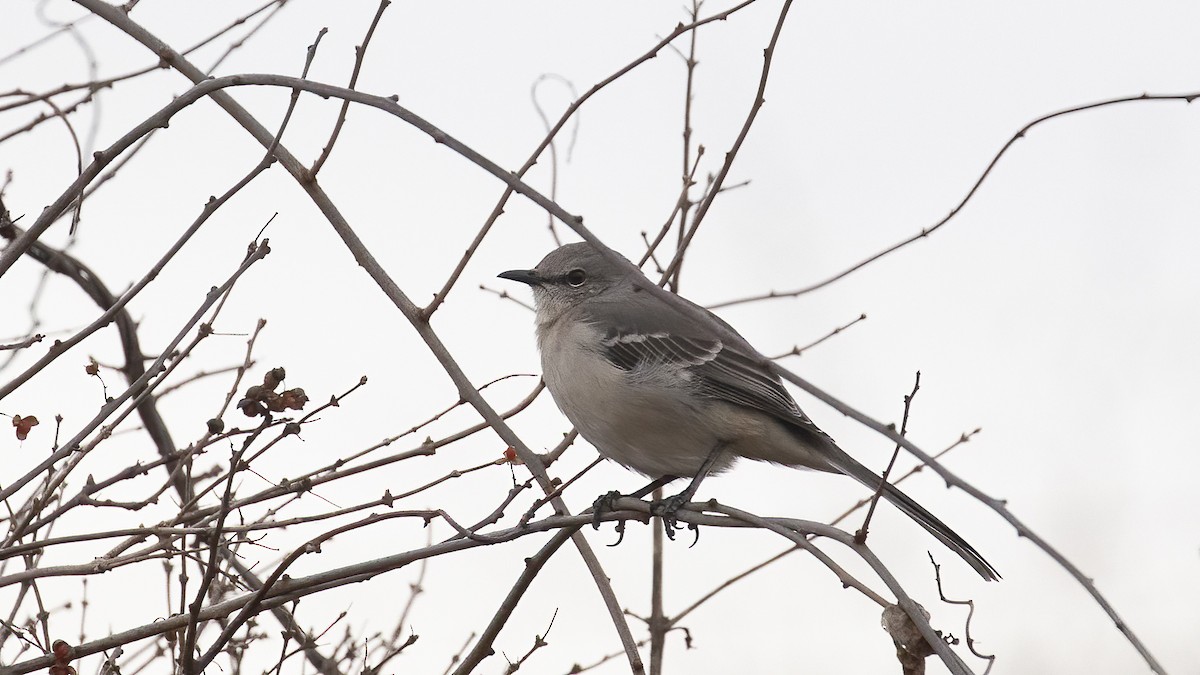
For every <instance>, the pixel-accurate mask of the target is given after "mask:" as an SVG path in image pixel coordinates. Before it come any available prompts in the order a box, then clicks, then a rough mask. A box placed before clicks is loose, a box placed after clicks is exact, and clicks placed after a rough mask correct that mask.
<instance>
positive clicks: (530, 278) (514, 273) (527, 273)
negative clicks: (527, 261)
mask: <svg viewBox="0 0 1200 675" xmlns="http://www.w3.org/2000/svg"><path fill="white" fill-rule="evenodd" d="M496 276H497V277H499V278H501V279H512V280H513V281H519V282H521V283H523V284H529V285H530V286H541V285H542V284H543V283H545V280H544V279H542V277H540V276H538V273H537V270H509V271H507V272H501V273H500V274H497V275H496Z"/></svg>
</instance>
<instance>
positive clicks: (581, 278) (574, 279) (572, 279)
mask: <svg viewBox="0 0 1200 675" xmlns="http://www.w3.org/2000/svg"><path fill="white" fill-rule="evenodd" d="M585 281H587V273H586V272H584V271H583V270H581V269H578V268H576V269H573V270H571V271H570V272H567V283H568V284H570V285H571V286H573V287H575V288H579V287H580V286H582V285H583V282H585Z"/></svg>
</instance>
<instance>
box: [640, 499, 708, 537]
mask: <svg viewBox="0 0 1200 675" xmlns="http://www.w3.org/2000/svg"><path fill="white" fill-rule="evenodd" d="M690 499H691V495H689V494H687V492H686V491H684V492H681V493H679V494H677V495H675V496H674V497H667V498H666V499H662V500H659V501H656V502H651V503H650V514H651V515H654V516H658V517H659V518H662V523H663V531H664V532H666V533H667V539H670V540H671V541H674V540H675V530H682V529H683V528H684V526H683V524H681V523H680V522H679V519H678V518H676V517H675V514H676V513H679V509H681V508H683V507H684V505H686V504H687V503H688V501H689V500H690ZM687 528H688V529H689V530H691V531H692V532H694V533H695V535H696V536H695V538H694V539H692V543H691V546H689V547H688V548H691V547H692V546H695V545H696V542H698V541H700V526H698V525H696V524H695V523H688V524H687Z"/></svg>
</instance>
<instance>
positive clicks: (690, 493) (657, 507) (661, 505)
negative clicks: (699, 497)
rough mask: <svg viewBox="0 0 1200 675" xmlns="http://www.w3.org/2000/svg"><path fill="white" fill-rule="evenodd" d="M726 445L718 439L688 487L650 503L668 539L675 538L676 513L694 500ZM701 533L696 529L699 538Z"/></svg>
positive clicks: (651, 509) (693, 543) (652, 512)
mask: <svg viewBox="0 0 1200 675" xmlns="http://www.w3.org/2000/svg"><path fill="white" fill-rule="evenodd" d="M726 445H727V444H726V442H725V441H717V444H716V445H715V446H713V449H712V451H711V452H709V453H708V457H707V458H705V460H704V463H703V464H701V465H700V470H699V471H697V472H696V475H695V476H694V477H693V478H692V482H691V483H688V486H687V489H685V490H684V491H683V492H680V493H679V494H677V495H675V496H674V497H667V498H666V499H663V500H662V501H658V502H654V503H653V504H651V505H650V513H651V514H653V515H656V516H659V517H660V518H662V519H663V528H664V529H665V530H666V533H667V538H668V539H674V538H675V530H676V525H677V524H678V521H677V520H675V514H676V513H677V512H678V511H679V509H681V508H683V505H684V504H687V503H688V502H690V501H692V497H694V496H696V490H699V489H700V483H701V482H703V481H704V477H705V476H707V475H708V472H709V471H712V468H713V466H714V465H715V464H716V463H717V460H718V459H720V458H721V453H722V452H724V450H725V446H726ZM690 527H692V528H693V529H695V527H696V526H695V525H691V526H690ZM699 535H700V531H699V530H696V536H697V538H699ZM695 543H696V542H692V545H695Z"/></svg>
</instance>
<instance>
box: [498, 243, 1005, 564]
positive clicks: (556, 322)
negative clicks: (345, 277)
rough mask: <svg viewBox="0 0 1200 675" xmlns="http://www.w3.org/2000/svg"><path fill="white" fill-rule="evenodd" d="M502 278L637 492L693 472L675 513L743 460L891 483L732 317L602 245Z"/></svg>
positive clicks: (590, 432)
mask: <svg viewBox="0 0 1200 675" xmlns="http://www.w3.org/2000/svg"><path fill="white" fill-rule="evenodd" d="M499 276H500V277H502V278H504V279H511V280H514V281H519V282H522V283H525V284H528V285H529V286H530V287H531V288H532V289H533V298H534V303H535V306H536V308H537V342H538V349H539V350H540V352H541V356H542V372H543V377H544V378H545V381H546V387H547V388H548V389H549V390H550V394H551V395H552V396H553V397H554V402H555V403H556V404H557V405H558V408H559V409H560V410H561V411H562V413H563V414H564V415H566V417H567V419H568V420H570V421H571V423H572V424H574V425H575V428H576V429H578V430H579V434H580V435H581V436H583V437H584V438H585V439H586V440H587V441H588V442H589V443H591V444H592V445H594V446H595V447H596V449H597V450H598V451H599V452H600V454H602V455H604V456H605V457H607V458H609V459H612V460H614V461H616V462H618V463H619V464H622V465H624V466H625V467H627V468H629V469H632V470H634V471H637V472H638V473H641V474H644V475H646V476H648V477H650V478H653V479H655V482H654V483H652V484H651V485H650V486H647V488H646V489H645V490H642V491H639V492H638V493H635V494H636V495H637V496H639V497H640V496H644V495H645V494H647V493H648V492H649V490H650V489H652V488H654V487H658V486H660V485H663V484H665V483H667V482H669V481H671V480H675V479H676V478H688V477H690V478H692V479H693V480H692V483H691V484H690V485H689V487H688V489H687V490H685V491H684V492H683V493H681V494H680V495H677V496H676V497H674V498H672V500H667V502H668V503H667V506H666V510H665V511H666V513H665V515H666V516H668V517H669V516H670V515H672V514H673V513H674V510H676V509H678V507H679V506H680V505H682V504H683V503H685V502H687V501H689V500H690V499H691V498H692V497H693V496H694V493H695V490H696V488H697V487H699V484H700V481H701V480H702V479H703V478H704V477H705V476H706V475H713V474H718V473H721V472H723V471H725V470H727V469H728V468H730V466H732V464H733V462H734V461H735V460H736V459H737V458H739V457H746V458H748V459H754V460H761V461H766V462H775V463H778V464H785V465H788V466H794V467H808V468H811V469H817V470H819V471H828V472H832V473H842V474H845V475H847V476H850V477H851V478H854V479H855V480H857V481H858V482H860V483H862V484H863V485H865V486H867V487H868V488H870V489H871V490H872V491H874V490H877V489H878V488H879V486H880V484H881V483H882V479H881V478H880V477H879V476H877V475H876V474H875V472H873V471H871V470H870V469H868V468H867V467H865V466H863V465H862V464H860V463H858V462H857V461H856V460H855V459H854V458H852V457H850V455H847V454H846V453H845V452H844V451H843V450H842V449H841V448H839V447H838V446H837V444H836V443H834V441H833V439H832V438H830V437H829V436H828V435H826V434H825V432H823V431H821V430H820V429H819V428H817V425H815V424H813V422H812V420H810V419H809V418H808V416H807V415H805V414H804V412H803V411H801V410H800V407H799V406H798V405H796V401H795V400H793V399H792V396H791V394H790V393H788V391H787V389H785V388H784V387H783V384H782V382H781V381H780V379H779V377H778V376H776V375H775V374H774V373H772V372H770V371H769V370H767V369H766V368H764V367H763V366H762V365H761V362H760V360H759V358H760V357H758V356H757V351H756V350H755V349H754V348H753V347H751V346H750V344H749V343H748V342H746V340H745V339H744V338H742V336H741V335H739V334H738V333H737V331H735V330H734V329H733V328H732V327H730V326H729V324H727V323H725V322H724V321H722V320H721V319H720V318H719V317H717V316H716V315H714V314H712V313H711V312H709V311H708V310H705V309H703V308H701V307H699V306H697V305H694V304H692V303H690V302H687V301H686V300H684V302H685V303H687V304H688V305H690V306H691V307H692V308H694V309H695V310H696V311H697V312H698V313H699V315H700V316H706V317H707V318H708V319H710V320H711V321H712V322H714V323H716V324H718V325H720V326H722V327H724V328H725V332H724V333H722V332H720V331H718V330H716V329H715V328H714V327H713V326H711V325H708V324H707V323H705V322H703V321H701V320H699V319H698V318H697V317H694V316H692V315H691V314H689V313H687V312H684V311H682V310H680V309H677V308H676V307H674V306H672V305H671V304H670V303H667V302H665V301H664V300H662V299H661V298H658V297H655V295H654V294H652V293H651V292H649V291H647V290H646V289H647V288H649V287H650V286H651V285H652V282H651V281H650V280H649V279H647V278H646V277H645V276H644V275H643V274H642V273H641V272H638V271H636V270H632V269H628V268H626V267H624V266H621V265H618V264H616V263H615V262H613V261H611V260H609V259H608V258H606V257H605V256H604V255H603V254H601V253H600V252H599V251H598V250H596V249H595V248H594V247H593V246H592V245H591V244H588V243H586V242H581V243H577V244H567V245H565V246H562V247H560V248H558V249H556V250H554V251H552V252H551V253H550V254H549V255H547V256H546V257H545V258H543V259H542V261H541V262H540V263H538V265H537V267H535V268H533V269H531V270H510V271H508V272H504V273H502V274H500V275H499ZM882 494H883V496H884V497H885V498H886V499H887V500H888V501H890V502H891V503H892V504H894V505H896V507H897V508H899V509H900V510H901V511H903V512H904V513H906V514H907V515H908V516H909V517H910V518H912V519H913V520H915V521H917V523H919V524H920V525H921V526H922V527H924V528H925V529H926V530H928V531H929V532H930V533H931V534H933V536H935V537H937V538H938V540H940V541H941V542H942V543H943V544H945V545H946V546H948V547H949V548H950V549H951V550H953V551H954V552H955V553H957V554H958V555H960V556H962V558H963V560H966V561H967V563H968V564H970V565H971V567H973V568H974V569H975V571H977V572H978V573H979V574H980V575H981V576H983V578H984V579H987V580H994V579H998V578H999V575H998V574H997V572H996V570H995V568H993V567H992V565H991V564H990V563H988V562H987V561H986V560H984V559H983V557H982V556H980V555H979V553H978V552H977V551H976V550H975V549H974V548H972V547H971V545H970V544H968V543H967V542H966V541H964V540H963V538H962V537H960V536H958V534H956V533H955V532H954V531H953V530H951V529H950V528H949V527H947V526H946V524H945V523H943V522H942V521H940V520H938V519H937V517H936V516H934V515H933V514H931V513H929V512H928V511H926V510H925V508H924V507H922V506H921V505H920V504H918V503H917V502H915V501H914V500H913V499H912V498H911V497H909V496H908V495H906V494H904V493H903V492H901V491H900V490H898V489H897V488H895V487H894V486H892V485H891V484H888V483H883V492H882ZM660 512H661V511H660ZM668 522H670V521H669V520H668ZM668 532H670V529H668Z"/></svg>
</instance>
